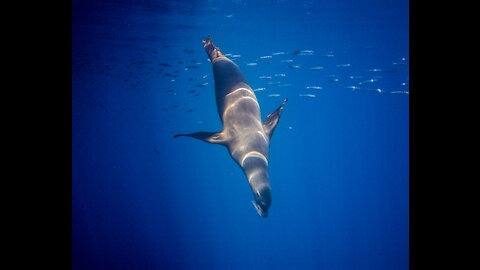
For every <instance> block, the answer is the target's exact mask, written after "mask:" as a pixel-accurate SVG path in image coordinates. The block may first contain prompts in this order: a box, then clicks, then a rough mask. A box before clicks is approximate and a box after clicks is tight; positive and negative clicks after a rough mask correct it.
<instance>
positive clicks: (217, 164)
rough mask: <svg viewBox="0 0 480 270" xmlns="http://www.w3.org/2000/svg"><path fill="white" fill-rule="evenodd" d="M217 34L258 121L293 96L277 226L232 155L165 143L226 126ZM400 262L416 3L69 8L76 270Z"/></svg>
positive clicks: (275, 153) (190, 142)
mask: <svg viewBox="0 0 480 270" xmlns="http://www.w3.org/2000/svg"><path fill="white" fill-rule="evenodd" d="M208 35H210V36H212V38H213V41H214V42H215V44H216V45H217V46H218V47H219V48H220V49H221V50H222V52H223V53H224V54H227V55H228V56H229V57H230V58H231V59H233V60H234V62H236V63H237V64H238V65H239V67H240V68H241V69H242V71H243V73H244V75H245V77H246V78H247V80H248V81H249V83H250V84H251V86H252V88H253V89H256V90H257V91H256V92H255V93H256V96H257V99H258V101H259V104H260V108H261V114H262V119H265V117H266V116H267V115H268V114H269V113H270V112H272V111H273V110H275V109H276V108H277V107H278V106H279V105H280V104H281V102H282V100H283V99H284V98H286V97H288V99H289V100H288V102H287V103H286V105H285V108H284V110H283V114H282V118H281V120H280V122H279V124H278V126H277V128H276V130H275V134H274V135H273V137H272V141H271V145H270V161H269V173H270V183H271V186H272V206H271V208H270V211H269V216H268V218H262V217H260V216H259V215H258V214H257V213H256V211H255V209H254V207H253V206H252V203H251V200H253V195H252V191H251V189H250V187H249V185H248V182H247V180H246V178H245V176H244V174H243V172H242V170H241V169H240V167H239V166H238V165H237V164H236V163H235V162H234V161H233V159H231V157H230V156H229V154H228V151H227V150H226V148H225V147H222V146H219V145H212V144H208V143H205V142H202V141H199V140H195V139H192V138H186V137H181V138H177V139H174V138H173V135H175V134H177V133H190V132H195V131H219V130H221V129H222V127H221V122H220V119H219V116H218V113H217V109H216V105H215V93H214V82H213V74H212V66H211V63H210V62H209V61H207V59H208V57H207V55H206V53H205V51H204V48H203V44H202V39H203V38H206V37H207V36H208ZM312 68H313V69H312ZM262 88H265V89H262ZM408 262H409V3H408V1H406V0H340V1H302V0H298V1H293V0H288V1H253V0H249V1H242V0H225V1H218V0H211V1H153V0H149V1H134V0H123V1H77V0H74V1H73V2H72V268H73V269H408V266H409V264H408Z"/></svg>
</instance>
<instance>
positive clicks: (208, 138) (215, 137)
mask: <svg viewBox="0 0 480 270" xmlns="http://www.w3.org/2000/svg"><path fill="white" fill-rule="evenodd" d="M179 136H187V137H192V138H195V139H199V140H202V141H205V142H208V143H215V144H221V145H227V143H228V142H227V140H226V138H225V135H224V133H223V132H205V131H200V132H194V133H190V134H177V135H175V136H173V137H174V138H177V137H179Z"/></svg>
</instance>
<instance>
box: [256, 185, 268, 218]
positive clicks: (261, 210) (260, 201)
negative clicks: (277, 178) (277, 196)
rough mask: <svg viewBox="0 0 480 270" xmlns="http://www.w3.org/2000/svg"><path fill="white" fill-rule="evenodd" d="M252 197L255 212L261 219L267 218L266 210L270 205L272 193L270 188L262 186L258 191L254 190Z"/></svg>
mask: <svg viewBox="0 0 480 270" xmlns="http://www.w3.org/2000/svg"><path fill="white" fill-rule="evenodd" d="M253 196H254V197H255V202H254V201H252V203H253V206H255V209H257V212H258V214H259V215H260V216H262V217H267V216H268V208H270V205H271V204H272V192H271V190H270V187H268V186H263V187H262V188H260V189H258V190H254V192H253Z"/></svg>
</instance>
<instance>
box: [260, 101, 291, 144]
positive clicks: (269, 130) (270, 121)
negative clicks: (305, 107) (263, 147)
mask: <svg viewBox="0 0 480 270" xmlns="http://www.w3.org/2000/svg"><path fill="white" fill-rule="evenodd" d="M287 100H288V98H286V99H285V100H283V103H282V105H280V107H278V109H276V110H275V111H273V112H272V113H271V114H269V115H268V116H267V119H265V122H263V130H264V131H265V133H266V134H267V136H268V139H271V138H272V135H273V131H274V130H275V127H276V126H277V124H278V121H279V120H280V115H281V114H282V110H283V106H284V105H285V102H287Z"/></svg>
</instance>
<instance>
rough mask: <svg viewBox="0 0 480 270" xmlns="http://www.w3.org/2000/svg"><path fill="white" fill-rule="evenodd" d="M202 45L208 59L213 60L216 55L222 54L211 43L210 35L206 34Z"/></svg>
mask: <svg viewBox="0 0 480 270" xmlns="http://www.w3.org/2000/svg"><path fill="white" fill-rule="evenodd" d="M203 47H204V48H205V51H206V52H207V54H208V57H210V61H212V62H213V60H214V59H215V58H217V57H220V56H223V57H225V55H223V53H221V52H220V49H219V48H218V47H217V46H215V44H213V40H212V37H210V36H208V37H207V38H206V39H204V40H203Z"/></svg>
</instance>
